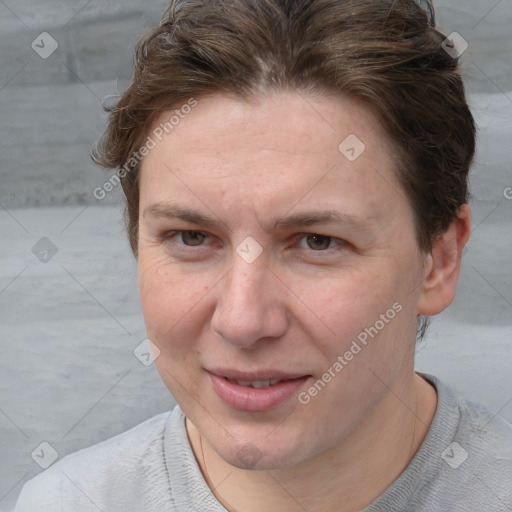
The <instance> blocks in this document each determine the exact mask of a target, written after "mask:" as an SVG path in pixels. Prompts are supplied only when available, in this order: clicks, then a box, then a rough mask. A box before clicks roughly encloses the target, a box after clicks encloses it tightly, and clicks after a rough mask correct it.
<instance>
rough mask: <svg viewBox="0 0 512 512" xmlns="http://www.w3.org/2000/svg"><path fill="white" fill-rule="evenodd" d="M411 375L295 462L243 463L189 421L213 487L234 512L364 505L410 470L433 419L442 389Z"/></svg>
mask: <svg viewBox="0 0 512 512" xmlns="http://www.w3.org/2000/svg"><path fill="white" fill-rule="evenodd" d="M411 380H412V382H410V383H405V385H404V382H401V383H397V386H396V389H390V390H389V393H387V395H386V397H385V398H384V399H383V401H382V402H381V403H380V404H379V405H378V406H377V407H376V408H375V409H374V410H373V411H372V412H371V413H370V415H369V416H368V417H367V418H366V419H365V420H364V421H363V422H362V423H361V424H360V425H359V426H358V427H357V428H356V429H355V430H354V431H353V432H352V433H351V434H350V435H349V436H348V437H347V438H345V439H344V440H343V442H342V443H340V444H339V445H337V446H335V447H334V448H332V449H331V450H329V451H327V452H325V453H322V454H320V455H318V456H317V457H315V458H313V459H309V460H306V461H303V462H301V463H299V464H297V465H296V466H293V467H291V468H287V469H277V470H271V471H247V470H241V469H238V468H235V467H233V466H231V465H229V464H227V463H226V462H225V461H224V460H223V459H222V458H221V457H219V455H218V454H217V453H216V452H215V450H213V448H212V447H211V446H210V445H209V444H208V442H207V441H206V440H205V439H204V438H201V436H200V434H199V432H198V431H197V429H196V428H195V426H194V425H193V424H192V423H191V422H190V421H188V420H187V430H188V433H189V438H190V441H191V445H192V449H193V451H194V453H195V455H196V459H197V461H198V463H199V465H200V467H201V470H202V472H203V475H204V477H205V479H206V481H207V483H208V485H209V486H210V488H211V489H212V492H213V493H214V494H215V496H216V497H217V499H218V500H219V502H220V503H222V505H223V506H224V507H225V508H226V509H227V510H229V511H230V512H239V511H242V510H243V511H244V512H261V511H262V510H269V509H270V510H280V511H282V512H292V511H293V512H295V511H299V510H308V511H310V512H320V511H322V512H331V511H332V512H334V511H336V512H339V511H340V510H343V512H352V511H358V510H361V509H362V508H364V507H366V506H368V505H369V504H370V503H371V502H372V501H374V500H375V499H376V498H377V497H378V496H379V495H380V494H382V493H383V492H384V491H385V490H386V489H387V488H388V487H389V486H390V485H391V483H392V482H393V481H394V480H396V478H397V477H398V476H399V475H400V473H402V472H403V470H404V469H405V468H406V467H407V465H408V464H409V462H410V461H411V460H412V458H413V457H414V454H415V453H416V451H417V450H418V448H419V446H420V445H421V443H422V441H423V439H424V438H425V435H426V433H427V431H428V428H429V426H430V423H431V422H432V419H433V417H434V414H435V410H436V405H437V396H436V393H435V390H434V388H433V387H432V386H431V385H430V384H429V383H427V382H426V381H425V380H424V379H423V378H421V377H419V376H418V375H414V376H413V377H412V378H411ZM399 390H408V391H407V392H403V391H399ZM340 503H342V504H343V509H341V508H340Z"/></svg>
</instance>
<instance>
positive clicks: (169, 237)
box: [162, 229, 349, 254]
mask: <svg viewBox="0 0 512 512" xmlns="http://www.w3.org/2000/svg"><path fill="white" fill-rule="evenodd" d="M184 233H193V234H199V235H203V236H204V237H205V240H207V239H208V238H211V237H210V236H209V235H208V234H207V233H203V232H202V231H195V230H190V229H184V230H181V231H170V232H169V233H166V234H165V235H164V236H163V237H162V238H163V240H164V241H165V242H166V243H168V244H175V243H177V245H179V246H180V249H181V248H182V247H187V248H193V247H204V245H203V244H201V245H187V244H184V243H182V242H175V241H174V240H173V238H174V237H175V236H176V235H183V234H184ZM299 235H300V241H303V240H306V237H308V236H318V237H322V238H328V239H329V245H331V242H336V243H337V244H338V247H337V248H336V247H328V248H327V249H319V250H314V249H309V248H307V249H306V248H304V247H303V248H302V249H306V250H308V249H309V252H312V253H324V254H325V253H330V252H331V251H333V250H340V249H343V248H346V247H348V246H349V243H348V242H346V241H345V240H342V239H339V238H335V237H332V236H329V235H322V234H320V233H300V234H299ZM299 235H297V236H299ZM184 250H188V249H184Z"/></svg>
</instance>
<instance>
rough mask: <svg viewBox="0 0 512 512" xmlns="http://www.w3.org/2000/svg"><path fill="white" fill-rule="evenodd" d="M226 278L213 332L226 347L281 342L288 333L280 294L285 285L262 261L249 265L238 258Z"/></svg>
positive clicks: (247, 347) (283, 295)
mask: <svg viewBox="0 0 512 512" xmlns="http://www.w3.org/2000/svg"><path fill="white" fill-rule="evenodd" d="M234 259H235V261H234V264H233V267H232V269H231V271H230V272H229V273H228V274H227V276H226V278H225V279H223V280H222V281H221V283H219V284H220V285H221V286H220V288H219V292H218V293H219V295H218V300H217V303H216V307H215V310H214V313H213V316H212V319H211V328H212V330H213V331H214V332H215V333H216V334H218V335H219V336H221V337H222V338H223V339H224V340H225V341H226V342H227V343H229V344H231V345H233V346H235V347H237V348H243V349H253V348H255V347H256V346H257V345H258V341H261V340H264V339H265V340H267V341H268V339H269V338H279V337H281V336H283V335H284V334H285V332H286V330H287V329H288V315H287V312H286V305H285V303H284V302H283V301H284V297H285V295H286V294H285V293H280V290H281V288H282V286H283V285H282V283H280V281H279V279H278V278H277V277H276V276H275V275H274V274H273V272H272V271H271V270H270V269H269V268H268V267H267V265H266V263H265V262H264V261H262V260H257V261H256V262H253V263H246V262H245V261H243V260H242V259H241V258H239V257H238V256H236V255H235V258H234Z"/></svg>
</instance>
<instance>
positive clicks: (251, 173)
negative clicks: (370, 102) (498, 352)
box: [138, 92, 424, 469]
mask: <svg viewBox="0 0 512 512" xmlns="http://www.w3.org/2000/svg"><path fill="white" fill-rule="evenodd" d="M168 118H169V113H166V114H164V115H162V118H161V119H159V120H158V121H157V123H156V125H158V124H160V122H162V120H166V119H168ZM354 136H356V137H357V138H358V139H359V141H358V140H357V139H356V138H355V137H354ZM347 137H349V138H348V139H347ZM344 141H345V142H344ZM361 142H362V143H363V144H364V149H363V146H362V145H361ZM340 144H341V146H340ZM390 148H391V145H390V144H389V143H388V141H387V138H386V136H385V134H384V133H383V131H382V129H381V128H380V127H379V125H378V124H377V121H376V118H375V117H374V116H373V115H372V113H371V112H370V111H369V110H367V109H366V107H365V106H364V105H362V104H360V103H358V102H356V101H355V100H352V99H344V98H314V97H310V96H308V97H306V96H301V95H299V94H297V93H294V92H280V93H275V94H272V95H270V94H269V95H268V96H265V97H263V98H261V99H260V100H258V101H257V102H254V103H251V104H249V103H246V102H244V101H242V100H238V99H236V98H235V97H232V96H229V95H218V96H212V97H209V98H206V99H202V100H200V101H199V102H198V105H197V106H196V107H195V108H193V109H192V111H191V112H190V113H189V114H188V115H187V116H184V118H183V119H182V120H181V121H180V123H179V125H177V126H175V127H174V129H173V130H172V131H171V132H170V133H169V134H168V135H166V136H164V137H163V138H162V140H161V141H160V142H159V143H158V144H157V145H156V147H155V148H153V149H152V150H151V151H150V152H149V154H148V155H147V156H146V157H145V159H144V161H143V164H142V169H141V176H140V218H139V223H140V235H139V237H140V238H139V255H138V265H139V288H140V297H141V303H142V308H143V313H144V318H145V322H146V327H147V332H148V337H149V338H150V339H151V340H152V342H153V343H154V344H155V345H156V346H157V347H158V349H159V350H160V355H159V357H158V358H157V359H156V361H155V364H156V366H157V369H158V371H159V373H160V375H161V377H162V379H163V381H164V382H165V384H166V385H167V387H168V389H169V391H170V392H171V393H172V395H173V396H174V397H175V398H176V400H177V402H178V403H179V405H180V407H181V409H182V410H183V412H184V413H185V415H186V416H187V418H188V419H189V420H190V421H192V423H193V424H194V425H195V426H196V427H197V428H198V430H199V432H200V433H201V434H202V435H203V436H204V438H205V439H206V440H207V441H208V443H209V444H210V445H211V447H213V448H214V450H215V451H216V452H217V453H218V454H219V455H220V456H221V457H222V458H223V459H224V460H225V461H227V462H228V463H230V464H232V465H234V466H237V467H255V468H257V469H273V468H283V467H289V466H291V465H294V464H297V463H299V462H301V461H304V460H307V459H310V458H313V457H315V456H316V455H319V454H321V453H324V452H326V451H328V450H329V449H330V448H332V447H334V446H336V445H338V444H339V443H341V442H342V441H343V440H344V439H346V438H347V437H348V436H350V435H351V434H352V433H353V432H354V431H355V430H356V429H357V428H358V426H360V425H362V424H363V423H364V422H365V421H367V418H369V417H371V415H372V414H373V412H374V411H376V410H378V409H379V407H380V404H382V403H383V400H384V397H385V396H386V393H387V392H388V389H389V388H392V387H393V386H396V385H397V383H398V382H402V383H404V382H407V381H408V379H410V378H412V375H413V352H414V341H415V334H416V315H417V313H418V311H417V305H418V300H419V294H420V291H419V287H418V285H419V283H420V282H421V279H422V275H423V269H424V257H423V255H422V254H421V252H420V250H419V248H418V245H417V241H416V238H415V232H414V224H413V212H412V209H411V207H410V205H409V204H408V202H407V201H406V199H405V195H404V193H403V191H402V190H401V188H400V186H399V184H398V181H397V179H396V177H395V175H394V167H395V161H394V159H393V157H392V155H391V151H390ZM269 380H270V381H271V382H270V384H272V385H270V386H269ZM277 380H280V382H278V383H275V381H277ZM255 381H259V382H255ZM250 383H252V385H251V384H250ZM248 384H249V385H248Z"/></svg>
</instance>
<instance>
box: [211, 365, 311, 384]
mask: <svg viewBox="0 0 512 512" xmlns="http://www.w3.org/2000/svg"><path fill="white" fill-rule="evenodd" d="M207 371H209V372H210V373H214V374H215V375H218V376H219V377H226V378H227V379H233V380H240V381H247V382H254V381H260V380H292V379H298V378H300V377H307V376H308V375H307V374H305V373H290V372H285V371H282V370H259V371H251V372H243V371H240V370H234V369H230V368H213V369H210V370H207Z"/></svg>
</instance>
